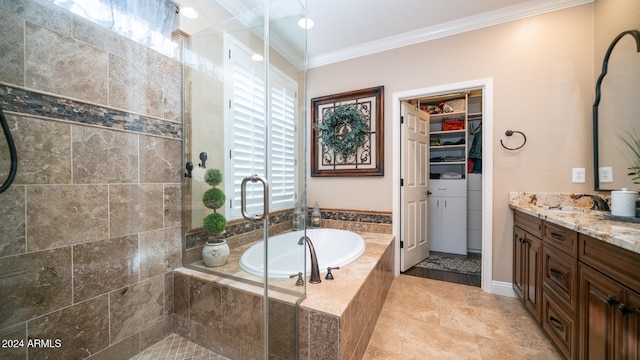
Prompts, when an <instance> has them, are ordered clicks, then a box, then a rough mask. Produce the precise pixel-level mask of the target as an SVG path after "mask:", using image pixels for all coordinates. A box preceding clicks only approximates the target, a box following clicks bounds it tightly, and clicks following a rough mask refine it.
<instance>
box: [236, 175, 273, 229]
mask: <svg viewBox="0 0 640 360" xmlns="http://www.w3.org/2000/svg"><path fill="white" fill-rule="evenodd" d="M249 181H251V182H253V183H255V182H258V181H260V182H261V183H262V186H263V187H264V199H263V210H264V212H263V213H262V215H258V214H255V215H253V216H251V215H249V214H247V183H248V182H249ZM240 200H241V201H240V211H241V212H242V217H244V218H245V219H247V220H263V219H264V218H265V217H266V216H267V214H269V182H268V181H267V179H265V178H263V177H262V176H258V174H253V175H251V176H249V177H246V178H244V179H242V184H241V185H240Z"/></svg>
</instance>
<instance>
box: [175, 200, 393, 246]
mask: <svg viewBox="0 0 640 360" xmlns="http://www.w3.org/2000/svg"><path fill="white" fill-rule="evenodd" d="M311 211H312V208H309V209H307V221H308V219H310V218H311ZM292 212H293V211H292V210H283V211H279V212H276V213H273V214H271V215H269V220H270V222H269V223H270V226H278V228H277V229H275V230H276V231H274V233H275V234H278V233H281V232H284V231H287V230H290V229H291V226H290V225H291V215H292ZM321 213H322V221H323V224H325V226H327V227H330V228H340V229H345V230H352V231H365V232H374V233H382V234H387V233H391V224H392V216H391V213H386V212H363V211H360V210H337V209H326V210H322V209H321ZM259 229H262V221H258V222H251V221H248V220H244V219H240V220H232V221H229V223H228V224H227V229H226V231H225V233H224V238H225V239H229V238H232V237H238V236H240V235H243V234H247V233H250V232H252V231H255V230H259ZM208 237H209V235H207V234H206V233H204V232H197V233H193V234H187V235H186V244H185V245H186V247H185V248H186V249H192V248H195V247H198V246H202V245H204V243H205V242H206V241H207V238H208ZM260 237H261V236H260ZM245 242H246V241H244V242H243V241H240V242H239V244H244V243H245ZM229 246H232V245H231V244H230V245H229Z"/></svg>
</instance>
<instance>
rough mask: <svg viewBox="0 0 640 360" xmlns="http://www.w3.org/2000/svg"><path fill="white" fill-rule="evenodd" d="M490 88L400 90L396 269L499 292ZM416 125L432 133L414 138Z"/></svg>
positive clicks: (485, 83)
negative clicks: (494, 262) (494, 278)
mask: <svg viewBox="0 0 640 360" xmlns="http://www.w3.org/2000/svg"><path fill="white" fill-rule="evenodd" d="M491 91H492V81H491V79H484V80H479V81H475V82H468V83H459V84H451V85H446V86H440V87H437V88H426V89H419V90H412V91H409V92H403V93H396V94H394V104H393V111H394V118H395V115H397V118H398V119H400V120H401V121H402V124H401V126H400V128H399V129H398V134H397V136H394V158H395V159H398V161H397V162H394V163H397V164H398V166H394V174H395V175H397V177H398V178H399V180H398V182H399V186H398V187H397V188H396V189H398V188H399V191H398V192H397V194H396V193H394V225H397V226H394V235H396V238H397V239H398V240H399V241H398V243H399V244H398V245H399V246H398V249H397V250H398V256H397V259H396V260H397V264H398V269H399V270H398V271H397V273H400V272H403V273H405V274H409V275H415V276H422V277H428V278H432V279H437V280H443V281H449V282H457V283H462V284H466V285H474V286H479V287H482V288H483V289H484V290H485V291H488V292H493V291H492V289H491V285H492V282H491V259H492V256H491V251H490V249H491V247H490V243H491V240H490V234H491V232H492V231H491V214H490V213H488V211H490V208H491V206H490V205H491V201H490V199H491V186H490V184H491V182H490V181H489V180H490V178H491V171H490V166H489V167H488V166H486V164H491V162H489V161H488V160H490V157H491V156H490V155H491V154H490V153H491V151H490V149H483V147H482V145H483V143H489V142H488V141H487V136H486V135H483V134H486V133H488V134H489V135H490V132H488V131H487V130H489V129H488V128H487V123H490V121H491V116H492V111H491V110H492V109H491V105H490V101H491V94H490V93H491ZM396 101H397V102H396ZM489 127H490V126H489ZM394 130H396V129H395V128H394ZM483 130H484V131H483ZM416 131H417V132H421V133H422V135H423V138H422V139H426V141H422V142H420V141H415V138H416V137H415V136H414V135H411V133H412V132H416ZM394 135H395V134H394ZM489 137H490V136H489ZM425 143H426V145H425ZM487 155H489V156H487ZM483 178H484V179H483ZM394 179H395V177H394ZM416 190H418V191H416ZM416 194H417V195H416ZM487 199H489V200H487ZM487 204H488V205H489V206H487ZM487 224H488V225H487ZM425 248H426V250H425ZM416 254H419V255H416Z"/></svg>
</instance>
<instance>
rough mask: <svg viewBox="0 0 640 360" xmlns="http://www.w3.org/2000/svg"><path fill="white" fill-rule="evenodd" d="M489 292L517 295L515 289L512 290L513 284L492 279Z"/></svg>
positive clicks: (510, 295) (509, 295)
mask: <svg viewBox="0 0 640 360" xmlns="http://www.w3.org/2000/svg"><path fill="white" fill-rule="evenodd" d="M491 293H492V294H496V295H502V296H508V297H517V295H516V293H515V291H513V284H512V283H509V282H504V281H495V280H494V281H492V282H491Z"/></svg>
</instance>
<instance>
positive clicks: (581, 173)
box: [571, 168, 587, 184]
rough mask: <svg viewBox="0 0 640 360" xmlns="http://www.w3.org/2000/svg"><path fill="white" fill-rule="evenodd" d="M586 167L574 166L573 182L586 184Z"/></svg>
mask: <svg viewBox="0 0 640 360" xmlns="http://www.w3.org/2000/svg"><path fill="white" fill-rule="evenodd" d="M586 178H587V177H586V175H585V169H584V168H573V169H572V172H571V182H573V183H575V184H584V183H585V182H586Z"/></svg>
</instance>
